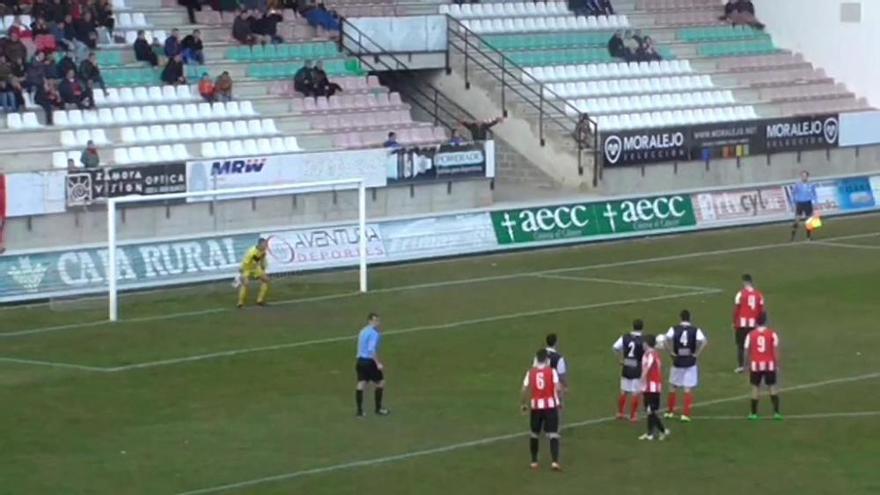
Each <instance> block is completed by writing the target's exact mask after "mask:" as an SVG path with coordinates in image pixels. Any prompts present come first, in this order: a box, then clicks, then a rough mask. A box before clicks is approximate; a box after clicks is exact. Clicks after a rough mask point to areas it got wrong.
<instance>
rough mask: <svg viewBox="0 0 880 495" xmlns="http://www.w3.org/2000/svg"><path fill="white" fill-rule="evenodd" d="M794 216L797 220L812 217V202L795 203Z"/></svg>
mask: <svg viewBox="0 0 880 495" xmlns="http://www.w3.org/2000/svg"><path fill="white" fill-rule="evenodd" d="M794 215H795V216H796V217H798V218H800V217H811V216H813V202H812V201H800V202H797V203H795V204H794Z"/></svg>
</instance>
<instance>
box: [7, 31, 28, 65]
mask: <svg viewBox="0 0 880 495" xmlns="http://www.w3.org/2000/svg"><path fill="white" fill-rule="evenodd" d="M3 55H6V60H7V61H8V62H9V65H10V66H12V67H13V71H14V70H15V66H16V65H18V66H20V67H21V70H24V61H25V59H27V47H26V46H25V45H24V43H22V41H21V40H20V39H19V38H18V34H17V33H15V32H13V33H10V34H9V38H8V39H6V43H5V44H4V45H3Z"/></svg>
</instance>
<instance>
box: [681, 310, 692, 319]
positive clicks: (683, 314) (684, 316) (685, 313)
mask: <svg viewBox="0 0 880 495" xmlns="http://www.w3.org/2000/svg"><path fill="white" fill-rule="evenodd" d="M678 316H679V317H680V318H681V321H691V312H690V311H688V310H686V309H683V310H681V313H679V314H678Z"/></svg>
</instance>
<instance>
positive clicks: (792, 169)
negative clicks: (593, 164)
mask: <svg viewBox="0 0 880 495" xmlns="http://www.w3.org/2000/svg"><path fill="white" fill-rule="evenodd" d="M802 170H808V171H809V172H810V173H811V174H813V175H817V176H818V175H845V174H853V173H861V172H876V171H878V170H880V146H873V147H866V148H839V149H836V150H833V151H831V153H830V154H826V153H825V151H805V152H802V153H801V154H800V155H798V153H778V154H774V155H769V158H768V156H765V155H760V156H750V157H745V158H743V159H741V160H740V161H739V163H737V161H736V160H713V161H712V162H710V163H709V165H706V164H705V163H703V162H682V163H678V164H675V163H661V164H651V165H645V166H641V167H640V166H629V167H618V168H611V169H607V170H605V171H604V173H603V178H602V182H601V185H602V187H601V188H602V193H603V194H608V195H616V194H635V193H653V192H660V191H664V192H668V191H677V190H683V189H699V188H704V187H720V186H736V185H740V184H753V183H758V182H770V181H783V180H789V179H792V180H793V179H794V178H795V177H797V175H798V173H800V172H801V171H802Z"/></svg>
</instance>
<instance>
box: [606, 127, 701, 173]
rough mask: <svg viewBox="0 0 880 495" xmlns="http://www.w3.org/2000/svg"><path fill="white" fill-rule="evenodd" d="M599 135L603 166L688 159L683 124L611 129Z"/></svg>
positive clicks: (685, 132)
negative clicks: (678, 125)
mask: <svg viewBox="0 0 880 495" xmlns="http://www.w3.org/2000/svg"><path fill="white" fill-rule="evenodd" d="M600 137H601V139H602V150H603V153H604V156H605V165H606V166H620V165H636V164H639V163H654V162H672V161H682V160H689V159H690V149H689V148H690V130H689V129H688V128H687V127H670V128H659V129H639V130H631V131H615V132H609V133H602V134H601V136H600Z"/></svg>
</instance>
